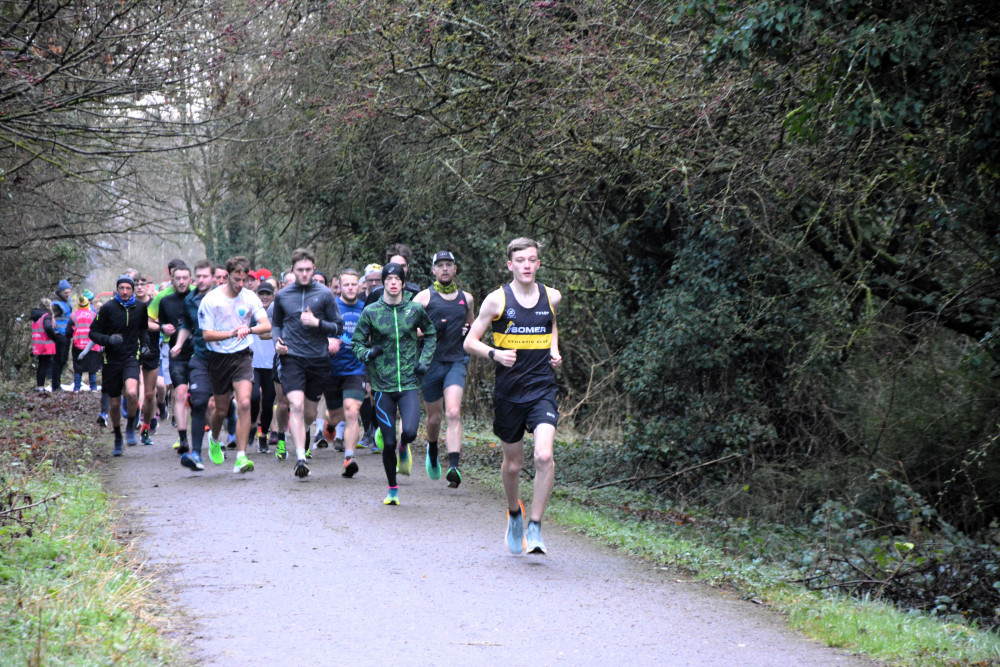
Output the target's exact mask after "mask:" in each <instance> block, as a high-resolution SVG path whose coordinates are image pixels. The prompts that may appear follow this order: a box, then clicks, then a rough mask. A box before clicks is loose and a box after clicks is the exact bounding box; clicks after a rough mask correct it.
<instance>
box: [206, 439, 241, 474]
mask: <svg viewBox="0 0 1000 667" xmlns="http://www.w3.org/2000/svg"><path fill="white" fill-rule="evenodd" d="M208 458H210V459H212V463H214V464H215V465H217V466H221V465H222V464H223V463H225V462H226V455H225V454H223V453H222V443H221V442H216V440H215V438H213V437H212V434H211V433H209V434H208ZM238 463H239V461H237V464H238Z"/></svg>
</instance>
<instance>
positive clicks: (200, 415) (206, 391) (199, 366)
mask: <svg viewBox="0 0 1000 667" xmlns="http://www.w3.org/2000/svg"><path fill="white" fill-rule="evenodd" d="M213 288H215V280H214V279H213V278H212V263H211V262H209V261H208V260H207V259H203V260H201V261H199V262H198V263H197V264H195V265H194V289H192V290H188V295H187V296H186V297H185V298H184V317H183V319H181V322H180V327H181V329H180V333H178V334H177V341H176V342H175V343H174V345H173V347H171V348H170V357H171V359H174V358H176V357H178V356H180V355H181V353H182V352H183V350H184V345H185V343H186V342H187V341H188V339H190V340H191V343H192V344H191V347H192V354H191V359H190V360H189V361H188V402H189V403H190V405H191V444H190V451H188V452H183V451H181V449H180V446H179V445H178V449H177V451H178V453H180V454H181V465H182V466H184V467H185V468H190V469H191V470H194V471H196V472H198V471H201V470H204V469H205V464H204V463H203V462H202V459H201V445H202V441H203V440H204V438H205V425H206V424H207V423H208V422H209V419H210V417H211V415H210V414H209V410H210V407H211V403H212V389H211V380H210V379H209V376H208V346H207V345H206V344H205V339H204V337H203V336H202V331H201V328H200V327H199V326H198V309H199V307H200V306H201V302H202V300H203V299H204V298H205V295H206V294H208V293H209V291H210V290H212V289H213ZM209 442H210V444H209V457H210V458H211V459H212V463H214V464H216V465H222V464H223V462H224V461H225V460H226V458H225V455H224V454H223V453H222V447H220V446H218V443H215V441H214V440H212V438H211V436H209ZM212 443H214V445H213V444H212Z"/></svg>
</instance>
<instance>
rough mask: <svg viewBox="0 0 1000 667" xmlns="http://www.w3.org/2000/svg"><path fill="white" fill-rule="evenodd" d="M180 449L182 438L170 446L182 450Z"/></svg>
mask: <svg viewBox="0 0 1000 667" xmlns="http://www.w3.org/2000/svg"><path fill="white" fill-rule="evenodd" d="M180 447H181V441H180V438H178V439H177V440H175V441H174V444H172V445H170V448H171V449H180Z"/></svg>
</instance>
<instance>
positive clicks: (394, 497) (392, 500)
mask: <svg viewBox="0 0 1000 667" xmlns="http://www.w3.org/2000/svg"><path fill="white" fill-rule="evenodd" d="M382 504H383V505H398V504H399V489H389V493H388V494H386V496H385V500H383V501H382Z"/></svg>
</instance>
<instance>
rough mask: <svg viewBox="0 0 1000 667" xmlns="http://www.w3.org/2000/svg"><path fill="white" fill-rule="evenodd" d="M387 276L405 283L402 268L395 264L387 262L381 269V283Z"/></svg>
mask: <svg viewBox="0 0 1000 667" xmlns="http://www.w3.org/2000/svg"><path fill="white" fill-rule="evenodd" d="M389 276H397V277H398V278H399V279H400V280H402V281H403V282H406V276H405V275H404V274H403V267H402V266H400V265H399V264H396V262H389V263H388V264H386V265H385V266H383V267H382V282H385V279H386V278H388V277H389Z"/></svg>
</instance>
